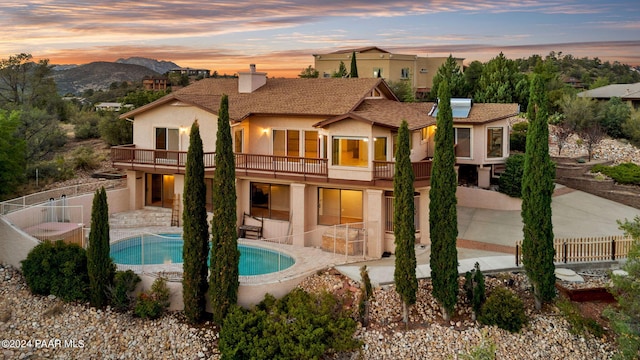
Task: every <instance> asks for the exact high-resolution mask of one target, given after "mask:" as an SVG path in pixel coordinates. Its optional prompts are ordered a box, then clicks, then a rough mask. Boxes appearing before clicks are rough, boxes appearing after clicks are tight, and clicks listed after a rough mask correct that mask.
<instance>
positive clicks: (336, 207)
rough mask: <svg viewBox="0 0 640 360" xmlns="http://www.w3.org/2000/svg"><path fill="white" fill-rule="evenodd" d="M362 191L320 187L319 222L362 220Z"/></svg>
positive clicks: (344, 222)
mask: <svg viewBox="0 0 640 360" xmlns="http://www.w3.org/2000/svg"><path fill="white" fill-rule="evenodd" d="M362 209H363V205H362V191H360V190H342V189H326V188H319V189H318V224H320V225H338V224H348V223H357V222H362Z"/></svg>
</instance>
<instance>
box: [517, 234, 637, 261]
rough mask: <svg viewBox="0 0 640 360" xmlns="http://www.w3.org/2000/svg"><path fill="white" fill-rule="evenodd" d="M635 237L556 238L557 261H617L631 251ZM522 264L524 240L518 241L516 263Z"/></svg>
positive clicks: (554, 241) (554, 242)
mask: <svg viewBox="0 0 640 360" xmlns="http://www.w3.org/2000/svg"><path fill="white" fill-rule="evenodd" d="M632 243H633V238H632V237H631V236H626V235H616V236H601V237H587V238H572V239H554V240H553V247H554V248H555V250H556V254H555V257H554V258H553V261H554V262H555V263H565V264H566V263H573V262H592V261H615V260H618V259H624V258H626V257H627V254H628V253H629V249H630V248H631V244H632ZM520 264H522V241H518V242H516V265H517V266H520Z"/></svg>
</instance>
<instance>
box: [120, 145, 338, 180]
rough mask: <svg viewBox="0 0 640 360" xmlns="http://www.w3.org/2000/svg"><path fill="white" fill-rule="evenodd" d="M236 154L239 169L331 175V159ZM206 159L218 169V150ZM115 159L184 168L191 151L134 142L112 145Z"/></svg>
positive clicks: (131, 164)
mask: <svg viewBox="0 0 640 360" xmlns="http://www.w3.org/2000/svg"><path fill="white" fill-rule="evenodd" d="M234 156H235V162H236V171H244V172H248V171H257V172H269V173H286V174H298V175H310V176H324V177H326V176H327V159H317V158H304V157H296V156H277V155H259V154H242V153H236V154H234ZM203 160H204V167H205V169H209V170H211V169H215V166H216V164H215V153H213V152H207V153H204V159H203ZM111 161H112V162H113V164H114V166H120V167H131V168H133V167H135V166H151V167H153V168H176V169H178V170H183V169H184V166H185V164H186V161H187V152H186V151H170V150H153V149H137V148H135V146H134V145H126V146H114V147H112V148H111Z"/></svg>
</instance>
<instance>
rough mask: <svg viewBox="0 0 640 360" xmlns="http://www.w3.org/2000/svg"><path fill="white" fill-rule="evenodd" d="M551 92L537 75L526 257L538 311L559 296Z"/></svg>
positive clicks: (525, 209) (525, 185) (526, 187)
mask: <svg viewBox="0 0 640 360" xmlns="http://www.w3.org/2000/svg"><path fill="white" fill-rule="evenodd" d="M546 95H547V93H546V91H545V85H544V81H543V79H542V78H541V77H540V76H539V75H534V76H533V79H532V82H531V94H530V97H529V106H528V111H527V117H528V118H529V134H528V135H527V148H526V151H525V160H524V171H523V177H522V223H523V224H524V227H523V230H522V232H523V233H524V240H523V243H522V258H523V261H522V262H523V264H524V269H525V271H526V272H527V276H528V277H529V279H530V280H531V283H532V284H533V290H534V297H535V303H536V309H538V310H540V309H541V307H542V303H543V302H547V301H550V300H552V299H553V298H554V296H555V274H554V269H555V266H554V264H553V257H554V255H555V250H554V248H553V224H552V222H551V196H552V195H553V189H554V184H553V179H554V177H555V169H554V165H553V162H552V161H551V159H550V157H549V126H548V124H547V117H548V113H547V111H548V110H547V109H548V104H547V97H546Z"/></svg>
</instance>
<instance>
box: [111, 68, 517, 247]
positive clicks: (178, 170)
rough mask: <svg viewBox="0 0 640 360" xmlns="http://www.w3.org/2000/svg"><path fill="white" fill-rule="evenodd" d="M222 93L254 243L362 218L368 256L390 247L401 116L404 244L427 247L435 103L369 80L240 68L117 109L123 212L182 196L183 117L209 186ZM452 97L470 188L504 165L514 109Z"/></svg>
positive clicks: (302, 239) (242, 207)
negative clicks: (123, 132) (474, 177)
mask: <svg viewBox="0 0 640 360" xmlns="http://www.w3.org/2000/svg"><path fill="white" fill-rule="evenodd" d="M223 94H227V95H228V96H229V116H230V121H231V131H232V138H233V150H234V153H235V160H236V189H237V209H238V222H239V224H240V223H241V221H242V218H243V214H244V213H246V214H251V215H253V216H256V217H260V218H264V220H263V221H264V222H263V232H262V236H263V237H265V238H275V237H280V236H285V235H291V236H292V238H293V243H294V244H298V245H305V246H320V242H321V241H322V240H321V239H319V238H317V236H316V238H314V237H309V236H302V235H301V234H304V233H306V232H308V231H311V230H317V229H321V228H323V227H326V228H327V229H330V228H332V226H334V225H338V224H345V223H364V224H367V225H366V228H367V231H369V232H370V233H371V236H370V237H369V240H368V241H369V242H368V243H367V245H366V251H367V253H368V255H369V256H380V255H381V254H382V253H383V252H385V251H390V252H393V250H394V246H393V221H392V219H393V181H392V178H393V171H394V148H395V140H396V139H395V138H396V134H397V130H398V128H399V126H400V124H401V122H402V120H406V121H407V122H408V124H409V128H410V130H411V131H412V138H411V140H412V150H411V160H412V162H413V167H414V171H415V174H416V181H415V191H416V195H415V199H416V205H417V206H416V216H415V219H416V239H417V241H419V242H421V243H428V242H429V236H428V229H429V226H428V219H429V216H428V209H429V207H428V201H429V178H430V173H431V160H430V158H431V156H432V155H433V151H434V144H433V134H434V131H435V122H436V118H435V113H436V112H437V106H435V104H434V103H402V102H399V101H398V99H397V98H396V97H395V96H394V95H393V93H392V92H391V90H390V89H389V87H388V86H387V84H386V83H385V81H384V80H383V79H376V78H359V79H332V78H329V79H323V78H319V79H267V78H266V74H265V73H261V72H257V71H256V70H255V66H253V65H252V66H251V68H250V71H248V72H241V73H240V74H239V78H238V79H213V78H210V79H204V80H201V81H199V82H196V83H194V84H192V85H190V86H188V87H185V88H183V89H181V90H179V91H176V92H174V93H171V94H169V95H167V96H165V97H163V98H161V99H159V100H156V101H155V102H153V103H150V104H148V105H145V106H143V107H140V108H137V109H135V110H132V111H130V112H128V113H125V114H123V115H122V118H126V119H129V120H131V121H133V127H134V131H133V134H134V135H133V142H134V144H132V145H129V146H118V147H114V148H113V149H112V160H113V162H114V166H116V167H118V168H120V169H123V170H126V173H127V181H128V187H129V189H130V193H131V194H132V196H131V199H130V208H132V209H138V208H142V207H144V206H160V207H172V206H173V203H174V199H175V198H182V196H180V195H181V194H182V192H183V187H184V186H183V185H184V170H185V169H184V162H185V159H186V152H187V150H188V145H189V130H190V127H191V125H192V124H193V122H194V121H195V120H198V123H199V125H200V133H201V135H202V138H203V144H204V151H205V159H204V161H205V178H206V179H205V181H206V184H207V189H208V192H210V191H211V188H212V177H213V174H214V163H213V159H214V153H213V152H214V151H215V141H216V131H217V114H218V107H219V103H220V98H221V96H222V95H223ZM460 102H461V103H462V105H460V106H462V107H463V108H464V109H463V110H462V113H461V114H460V115H457V113H454V117H456V118H455V119H454V122H455V127H456V130H455V131H456V140H457V146H456V152H457V156H458V162H459V163H460V164H464V165H468V166H474V167H475V168H476V169H477V173H478V182H479V183H480V184H481V185H483V184H484V183H486V186H488V184H489V177H490V176H491V173H492V171H491V169H492V166H493V165H494V164H504V161H505V159H506V157H507V156H508V154H509V147H508V132H509V129H508V126H509V125H508V119H509V118H510V117H512V116H516V115H517V114H518V106H517V105H516V104H473V106H471V105H472V104H471V103H470V102H464V101H460ZM465 106H467V107H468V108H465ZM456 109H457V108H456ZM456 111H457V110H456ZM178 196H179V197H178ZM207 198H208V200H207V203H208V206H209V209H210V201H211V200H210V198H211V197H210V196H207Z"/></svg>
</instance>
